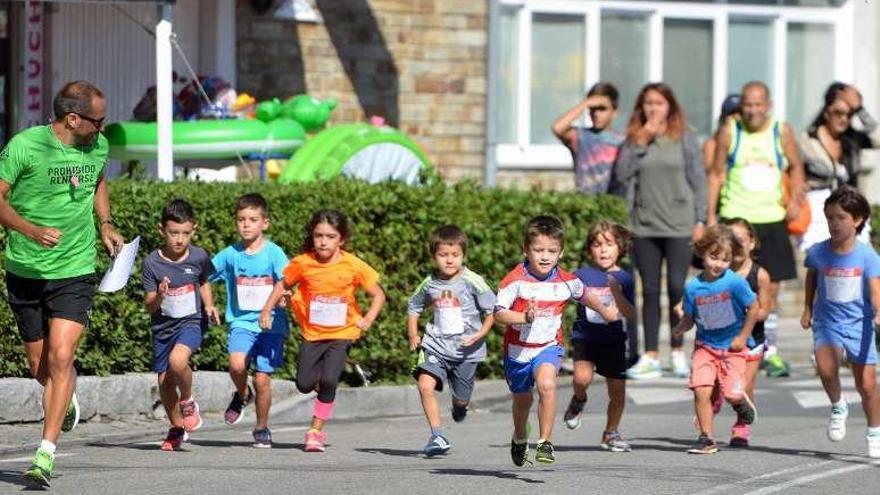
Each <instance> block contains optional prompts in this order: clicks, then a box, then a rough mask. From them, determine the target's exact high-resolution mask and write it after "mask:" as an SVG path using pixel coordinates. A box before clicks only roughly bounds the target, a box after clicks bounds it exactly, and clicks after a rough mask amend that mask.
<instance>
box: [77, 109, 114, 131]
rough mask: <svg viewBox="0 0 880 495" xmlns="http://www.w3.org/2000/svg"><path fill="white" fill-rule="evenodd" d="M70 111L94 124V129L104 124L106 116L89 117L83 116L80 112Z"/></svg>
mask: <svg viewBox="0 0 880 495" xmlns="http://www.w3.org/2000/svg"><path fill="white" fill-rule="evenodd" d="M71 113H72V114H74V115H76V116H77V117H79V118H81V119H83V120H87V121H89V122H91V123H92V125H93V126H95V128H96V129H100V128H101V126H103V125H104V120H106V119H107V117H103V118H100V119H93V118H91V117H87V116H85V115H83V114H81V113H76V112H71Z"/></svg>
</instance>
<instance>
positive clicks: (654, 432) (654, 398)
mask: <svg viewBox="0 0 880 495" xmlns="http://www.w3.org/2000/svg"><path fill="white" fill-rule="evenodd" d="M810 371H811V370H808V369H803V368H801V369H799V370H796V372H795V374H794V376H792V377H791V378H788V379H774V380H771V379H763V380H762V381H761V382H760V383H759V390H758V407H759V417H758V420H757V422H756V423H755V425H754V427H753V437H752V447H751V448H749V449H733V448H728V447H727V444H726V442H727V432H728V431H729V430H728V429H729V426H730V424H731V423H732V421H733V413H732V412H731V411H730V410H729V408H725V410H724V411H723V412H722V413H721V414H720V415H719V417H718V418H716V431H717V434H716V438H717V440H718V441H719V445H720V447H721V450H720V451H719V452H718V453H717V454H714V455H702V456H701V455H689V454H687V453H685V449H686V448H687V446H688V445H689V444H690V443H691V442H693V440H694V439H695V438H696V432H695V430H694V428H693V426H692V417H693V408H692V403H691V400H692V398H691V394H690V393H689V392H688V391H687V390H686V389H685V380H681V379H674V378H662V379H660V380H657V381H650V382H629V384H628V398H629V400H628V404H627V412H626V414H625V416H624V422H623V426H622V428H621V431H622V432H623V434H624V436H625V437H626V438H627V439H629V440H630V441H631V443H632V444H633V449H634V450H633V452H630V453H610V452H605V451H602V450H601V449H600V448H599V446H598V443H599V440H600V435H601V431H602V427H603V425H604V407H605V400H604V397H603V396H604V383H603V382H597V383H596V384H595V385H594V387H593V389H592V394H591V397H590V404H589V406H588V411H587V413H586V415H585V418H584V422H583V425H582V427H581V428H580V429H579V430H575V431H570V430H568V429H566V428H565V426H564V425H563V424H562V421H561V417H562V413H561V410H562V408H563V407H564V406H565V405H566V404H567V401H568V397H569V394H570V388H569V387H568V380H570V378H569V377H561V380H560V390H559V398H560V400H559V407H560V412H559V415H558V416H557V425H556V429H555V432H554V438H553V439H554V443H555V444H556V458H557V461H556V463H555V464H552V465H532V466H526V467H523V468H517V467H515V466H514V465H513V464H512V463H511V461H510V456H509V451H508V450H509V439H510V434H511V422H510V413H509V411H510V404H509V402H508V401H495V402H486V401H483V402H480V400H479V399H480V398H479V397H475V398H474V399H475V402H474V404H475V410H473V411H472V412H471V414H470V415H469V416H468V418H467V420H466V421H465V422H464V423H462V424H453V425H451V426H448V427H447V431H448V433H449V437H450V440H451V441H452V443H453V448H452V450H451V451H450V452H449V454H448V455H446V456H442V457H436V458H432V459H426V458H425V457H424V456H423V455H422V454H421V448H422V446H423V445H424V443H425V442H426V440H427V437H428V431H427V427H426V426H425V422H424V419H423V418H422V417H419V416H408V417H396V418H384V419H374V420H369V421H364V422H350V421H349V422H336V423H332V422H331V423H330V425H329V427H328V430H327V431H328V448H327V451H326V452H325V453H323V454H314V453H305V452H303V450H302V442H303V434H304V432H305V425H304V424H302V423H299V424H297V423H291V424H274V425H273V436H274V440H275V446H274V448H273V449H271V450H258V449H254V448H252V447H251V446H250V440H251V436H250V427H251V425H246V424H240V425H238V426H236V427H232V428H229V429H223V430H214V431H209V432H207V431H206V432H196V433H195V434H194V435H193V438H192V439H191V441H190V442H189V443H188V444H187V445H186V450H185V451H183V452H175V453H168V452H162V451H160V450H159V449H158V445H159V440H161V439H159V438H155V437H152V438H142V439H136V440H133V441H127V442H125V443H113V444H108V443H91V444H87V445H77V446H71V447H69V448H68V449H67V450H65V449H62V450H61V451H60V452H59V456H58V458H57V459H56V472H55V477H54V479H53V485H52V489H51V491H52V492H54V493H64V494H67V493H71V494H73V493H88V494H95V493H125V494H141V493H143V494H150V495H155V494H157V493H211V494H240V493H262V492H269V491H271V492H272V493H275V492H277V491H278V490H281V491H282V492H287V493H310V494H316V493H384V494H397V493H407V494H410V493H412V494H422V493H444V494H449V493H474V492H476V491H479V492H480V493H481V494H495V493H497V494H508V493H515V492H516V491H518V490H533V489H538V490H540V491H541V493H566V494H571V493H584V492H587V493H589V492H591V491H594V490H601V491H602V492H603V493H626V494H638V493H652V494H660V493H700V494H705V493H713V494H727V493H754V494H758V493H761V494H764V493H786V492H787V493H792V492H797V493H822V494H824V493H833V492H837V493H847V494H857V493H876V487H877V486H880V469H876V468H877V467H878V466H880V462H877V461H875V462H877V464H874V463H872V461H871V460H870V459H868V458H867V457H865V456H864V453H865V449H866V446H865V438H864V432H865V423H864V416H863V414H862V412H861V409H860V406H859V404H858V403H857V400H858V395H857V394H855V392H854V391H853V390H852V380H851V379H850V378H847V379H846V380H845V384H847V397H848V398H850V399H854V401H855V402H851V405H850V419H849V422H848V426H849V431H848V435H847V437H846V438H845V440H844V441H842V442H840V443H831V442H830V441H828V440H827V438H826V436H825V425H826V422H827V414H828V412H829V407H828V404H827V399H825V397H824V393H823V392H822V390H821V387H820V385H819V382H818V379H817V378H816V377H815V376H813V375H812V374H811V372H810ZM444 409H446V408H444ZM444 418H445V421H447V422H449V423H451V420H450V419H449V418H448V411H444ZM532 423H533V425H536V420H535V419H534V418H533V420H532ZM532 455H534V450H532ZM29 460H30V458H29V457H27V458H26V457H20V456H19V457H11V456H7V457H0V493H4V494H5V493H19V492H21V491H23V490H24V489H25V488H24V486H23V485H22V484H21V481H20V478H19V475H20V472H21V471H22V470H23V469H24V468H25V467H27V465H28V463H29Z"/></svg>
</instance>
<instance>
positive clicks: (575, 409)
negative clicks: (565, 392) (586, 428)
mask: <svg viewBox="0 0 880 495" xmlns="http://www.w3.org/2000/svg"><path fill="white" fill-rule="evenodd" d="M586 405H587V399H586V398H584V400H578V399H577V397H575V396H573V395H572V396H571V400H570V401H569V402H568V409H566V410H565V415H563V416H562V419H563V420H564V421H565V426H566V427H568V429H569V430H577V429H578V428H580V427H581V413H583V412H584V406H586Z"/></svg>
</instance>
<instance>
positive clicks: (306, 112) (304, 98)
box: [281, 95, 336, 132]
mask: <svg viewBox="0 0 880 495" xmlns="http://www.w3.org/2000/svg"><path fill="white" fill-rule="evenodd" d="M334 108H336V100H335V99H333V98H327V99H326V100H323V101H321V100H318V99H317V98H313V97H311V96H309V95H297V96H294V97H292V98H289V99H287V101H285V102H284V107H283V108H282V110H281V113H282V115H284V116H285V117H287V118H290V119H293V120H295V121H297V122H299V123H300V124H302V126H303V127H305V129H306V131H309V132H311V131H315V130H318V129H321V128H323V127H324V124H326V123H327V121H328V120H330V112H332V111H333V109H334Z"/></svg>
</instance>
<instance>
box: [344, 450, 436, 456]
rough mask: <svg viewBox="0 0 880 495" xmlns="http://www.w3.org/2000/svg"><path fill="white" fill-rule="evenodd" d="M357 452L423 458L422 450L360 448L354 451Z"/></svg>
mask: <svg viewBox="0 0 880 495" xmlns="http://www.w3.org/2000/svg"><path fill="white" fill-rule="evenodd" d="M354 450H355V451H356V452H363V453H365V454H383V455H390V456H394V457H423V454H422V451H421V450H402V449H378V448H360V449H354Z"/></svg>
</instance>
